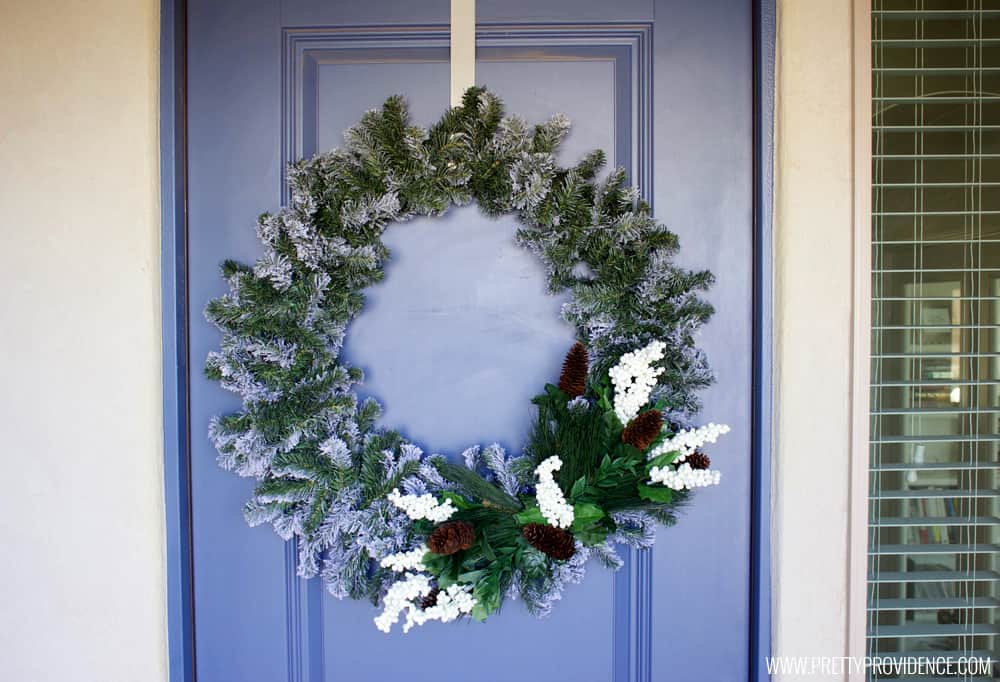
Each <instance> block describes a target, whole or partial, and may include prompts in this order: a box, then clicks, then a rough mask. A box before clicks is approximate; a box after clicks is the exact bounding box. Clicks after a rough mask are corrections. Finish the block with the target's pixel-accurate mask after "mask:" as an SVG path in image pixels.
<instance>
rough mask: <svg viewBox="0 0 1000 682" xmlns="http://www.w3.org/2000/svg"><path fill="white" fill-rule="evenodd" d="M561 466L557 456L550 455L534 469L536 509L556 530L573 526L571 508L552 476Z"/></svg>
mask: <svg viewBox="0 0 1000 682" xmlns="http://www.w3.org/2000/svg"><path fill="white" fill-rule="evenodd" d="M561 466H562V460H561V459H559V456H558V455H552V456H551V457H549V458H548V459H546V460H545V461H544V462H542V463H541V464H539V465H538V467H537V468H536V469H535V476H537V477H538V484H537V485H536V486H535V497H536V498H537V499H538V509H539V511H541V512H542V516H544V517H545V520H546V521H548V522H549V524H550V525H552V526H555V527H556V528H569V527H570V526H572V525H573V507H572V505H570V504H569V503H568V502H566V498H565V497H563V493H562V490H561V489H560V488H559V484H558V483H556V479H555V478H554V477H553V476H552V474H553V473H554V472H556V471H558V470H559V467H561Z"/></svg>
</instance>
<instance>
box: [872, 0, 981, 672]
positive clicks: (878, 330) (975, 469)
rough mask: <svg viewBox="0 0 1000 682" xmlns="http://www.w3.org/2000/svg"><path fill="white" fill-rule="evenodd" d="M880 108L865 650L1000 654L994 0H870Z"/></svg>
mask: <svg viewBox="0 0 1000 682" xmlns="http://www.w3.org/2000/svg"><path fill="white" fill-rule="evenodd" d="M872 111H873V120H872V346H871V349H872V358H871V363H872V364H871V377H872V386H871V410H870V420H871V421H870V423H871V443H870V453H871V457H870V468H869V488H870V490H869V509H870V511H869V531H868V545H869V546H868V574H869V575H868V612H867V614H868V623H867V630H868V639H867V653H868V655H869V656H878V657H888V658H893V657H905V656H933V657H938V656H944V657H946V658H959V657H962V656H970V655H975V656H979V657H991V658H993V659H994V660H998V659H1000V475H998V474H1000V0H873V4H872ZM881 674H882V673H880V672H879V671H875V670H870V671H869V679H889V678H890V677H893V676H892V675H888V674H886V675H885V677H881V676H880V675H881ZM997 678H1000V666H997V667H995V669H994V670H993V671H992V672H991V673H990V674H988V675H987V676H985V677H983V676H977V677H962V676H959V677H954V676H952V677H930V678H927V677H921V678H919V679H965V680H986V679H997ZM897 679H918V678H906V677H905V676H904V677H901V678H897Z"/></svg>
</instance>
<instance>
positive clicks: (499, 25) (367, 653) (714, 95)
mask: <svg viewBox="0 0 1000 682" xmlns="http://www.w3.org/2000/svg"><path fill="white" fill-rule="evenodd" d="M188 4H189V7H188V153H189V171H188V172H189V253H188V268H189V273H190V274H189V302H190V309H189V320H190V330H191V348H190V355H191V359H192V367H193V369H192V375H191V401H190V410H191V436H190V437H191V460H192V461H191V479H192V486H191V496H192V519H193V521H192V523H193V538H194V548H193V556H194V558H193V564H194V573H193V584H194V618H195V628H194V630H195V654H196V658H195V660H196V670H197V679H198V680H201V681H203V682H205V681H209V682H216V681H226V682H228V681H238V682H244V681H247V682H249V681H256V680H261V681H267V682H270V681H277V680H289V681H290V682H293V681H294V682H299V681H304V680H309V681H320V680H329V681H336V682H363V681H366V680H372V681H380V682H381V681H388V680H396V679H408V680H435V681H437V682H474V681H481V682H506V681H508V680H511V681H513V680H519V681H522V680H532V681H534V680H538V681H545V682H556V681H559V680H567V681H569V680H573V681H575V682H602V681H611V680H614V681H615V682H626V681H631V680H678V681H679V682H707V681H710V680H718V681H720V682H738V681H739V680H744V679H747V678H748V669H747V663H748V658H749V654H748V646H749V637H750V617H749V603H750V600H749V584H750V577H749V565H750V560H749V552H750V546H749V541H750V533H749V529H750V457H749V452H750V439H751V429H752V425H751V421H750V404H751V383H750V378H751V369H750V355H751V354H750V348H751V296H750V291H751V274H752V270H751V268H752V248H751V244H752V242H751V239H752V210H751V207H752V191H753V187H752V176H751V160H752V159H751V157H752V136H751V124H752V120H751V111H752V97H751V92H752V73H751V62H752V60H751V38H752V32H751V31H752V24H751V7H750V3H748V2H740V1H736V0H732V1H729V0H699V1H698V2H693V1H691V0H630V1H628V2H596V1H590V0H587V1H585V2H584V1H581V0H575V1H570V0H543V1H539V0H533V1H530V2H529V1H526V0H506V1H503V2H499V1H489V0H479V2H478V3H477V4H478V22H479V31H478V39H477V47H478V49H477V58H478V63H477V79H478V81H479V83H481V84H483V85H486V86H487V87H489V88H490V89H491V90H493V91H494V92H496V93H498V94H499V95H500V96H501V97H502V98H503V99H504V101H505V103H506V105H507V110H508V112H511V113H516V114H519V115H521V116H523V117H525V118H527V119H528V120H529V121H541V120H543V119H545V118H548V117H549V116H551V115H552V114H555V113H565V114H567V115H568V116H569V117H570V118H571V119H572V120H573V123H574V127H573V132H572V133H571V135H570V137H569V139H568V141H567V143H566V144H565V146H564V149H563V151H562V161H563V163H564V164H567V163H569V162H570V161H573V160H575V159H577V158H579V156H580V155H582V154H583V153H584V152H585V151H588V150H590V149H592V148H595V147H600V148H603V149H604V150H605V151H606V152H607V153H608V157H609V159H611V160H612V161H613V163H614V164H616V165H621V166H623V167H625V168H626V170H627V171H628V173H629V175H630V179H631V181H632V182H633V183H634V184H636V185H638V187H639V188H640V189H641V191H642V193H643V195H644V196H645V197H646V199H647V200H649V201H650V202H651V203H652V204H653V207H654V212H655V214H656V216H657V217H658V218H659V219H660V220H661V221H662V222H665V223H666V224H667V225H668V226H669V227H670V228H671V229H672V230H673V231H675V232H676V233H678V234H679V235H680V237H681V245H682V251H681V260H682V262H683V263H684V264H685V265H688V266H691V267H696V268H699V269H701V268H707V269H710V270H712V271H713V272H714V273H716V277H717V280H718V283H717V284H716V286H715V287H714V288H713V290H712V291H711V293H710V299H711V301H712V303H713V304H714V305H715V307H716V310H717V313H716V316H715V318H714V319H713V321H712V322H711V323H710V324H709V325H708V326H707V328H706V329H705V331H704V333H703V335H702V338H701V342H700V345H701V346H702V348H704V350H705V351H706V352H707V354H708V357H709V360H710V362H711V364H712V366H713V368H714V370H715V372H716V375H717V383H716V385H715V386H714V387H712V388H711V389H709V390H708V391H706V393H705V396H704V398H705V400H704V402H705V415H706V419H709V418H710V419H712V420H715V421H723V422H726V423H729V424H730V425H732V427H733V430H732V433H731V434H730V435H729V436H727V438H726V439H725V442H724V443H721V444H720V446H718V447H717V448H716V449H715V450H714V451H713V461H715V462H716V463H717V465H718V467H719V468H720V469H722V470H723V472H724V474H723V477H724V478H723V484H722V485H721V486H720V487H718V488H713V489H709V490H706V491H704V492H701V493H699V494H698V495H697V501H696V504H694V505H693V506H692V507H691V508H690V510H689V511H688V512H687V513H686V514H685V515H684V516H683V517H682V518H681V520H680V523H679V524H678V525H677V526H676V527H674V528H671V529H661V530H660V532H659V536H658V538H659V539H658V543H657V545H656V547H655V549H654V550H653V551H651V552H637V553H634V554H632V555H629V556H628V561H627V564H626V566H625V568H623V569H622V570H621V571H620V572H619V573H617V574H612V573H609V572H607V571H605V570H604V569H602V568H600V567H597V566H595V567H593V568H592V570H590V571H589V572H588V575H587V578H586V581H585V582H584V583H582V584H580V585H576V586H572V587H571V588H570V589H569V590H568V591H567V593H566V595H565V597H564V599H563V600H562V602H561V603H559V604H558V605H557V606H556V608H555V609H554V611H553V613H552V615H551V616H550V617H548V618H546V619H544V620H536V619H534V618H533V617H531V616H529V615H528V614H527V613H526V612H525V610H524V609H523V607H522V606H521V605H520V604H518V603H516V602H512V603H508V604H507V605H506V606H505V608H504V610H503V612H502V613H500V614H498V615H497V616H495V617H492V618H490V619H489V620H488V621H487V623H486V624H483V625H480V624H475V623H461V624H458V625H454V624H453V625H438V626H436V627H435V626H427V627H424V628H419V629H417V630H414V631H413V632H411V633H409V634H407V635H403V634H401V633H398V632H395V633H393V634H392V635H384V634H382V633H380V632H379V631H378V630H377V629H376V628H375V627H374V625H373V624H372V618H373V617H374V616H375V615H376V614H377V611H376V609H375V608H374V607H373V606H372V605H370V604H368V603H362V602H351V601H338V600H336V599H334V598H333V597H331V596H330V595H327V594H324V592H323V589H322V586H321V585H320V583H319V581H318V580H313V581H303V580H301V579H299V578H297V577H296V575H295V557H296V554H295V550H294V548H293V547H291V546H287V545H286V544H284V543H282V542H281V541H280V540H279V539H278V538H277V537H276V536H275V535H274V533H273V532H272V531H271V530H270V529H269V528H268V527H260V528H253V529H251V528H248V527H247V526H246V524H245V522H244V520H243V516H242V505H243V503H244V501H245V500H246V499H247V498H248V497H249V494H250V490H251V487H252V482H251V481H247V480H243V479H238V478H236V477H235V476H234V475H232V474H230V473H227V472H224V471H222V470H221V469H219V468H218V467H217V466H216V464H215V452H214V450H213V448H212V445H211V444H210V443H209V441H208V438H207V431H208V422H209V418H210V417H211V416H212V415H214V414H221V413H226V412H230V411H233V410H235V409H236V408H237V405H236V403H235V402H234V399H233V397H232V396H231V395H229V394H226V393H224V392H223V391H221V390H220V389H219V387H218V385H217V384H215V383H212V382H209V381H208V380H206V379H204V378H203V376H202V374H201V372H200V366H201V363H202V361H203V359H204V358H205V357H206V355H207V354H208V352H209V351H210V350H212V349H213V348H215V347H217V345H218V343H219V334H218V333H217V331H216V330H215V329H214V328H212V327H211V326H210V325H209V324H208V323H207V322H205V321H204V318H203V316H202V310H203V309H204V306H205V304H206V303H207V302H208V301H209V300H210V299H212V298H215V297H217V296H219V295H221V294H222V293H224V292H225V290H226V286H225V283H224V282H223V281H222V280H221V278H220V277H219V275H218V265H219V263H220V262H221V261H222V260H223V259H226V258H235V259H237V260H240V261H243V262H253V260H254V259H255V258H256V257H257V255H258V254H259V246H258V243H257V241H256V237H255V233H254V223H255V219H256V216H257V215H258V214H259V213H261V212H264V211H273V210H275V209H276V208H277V207H278V206H279V205H280V204H281V202H282V201H283V199H284V189H283V180H282V175H283V168H284V166H285V164H286V163H288V162H289V161H292V160H294V159H297V158H300V157H302V156H308V155H311V154H313V153H315V152H317V151H323V150H327V149H329V148H331V147H334V146H337V145H339V144H340V142H341V139H342V138H341V134H342V131H343V130H344V129H345V128H347V127H348V126H350V125H352V124H353V123H354V122H356V121H357V120H358V119H359V117H360V116H361V114H362V113H363V112H364V111H365V110H367V109H370V108H374V107H377V106H379V105H380V104H381V103H382V102H383V101H384V100H385V98H386V97H387V96H389V95H392V94H396V93H398V94H402V95H404V96H405V97H406V98H407V100H408V101H409V104H410V109H411V113H412V116H413V118H414V119H415V121H416V122H417V123H421V124H427V123H430V122H432V121H436V120H437V118H438V117H439V116H440V114H441V113H442V111H443V110H444V109H445V107H446V106H447V105H448V91H449V83H448V78H449V65H448V56H449V55H448V28H447V21H448V14H449V6H448V2H447V0H434V1H433V2H419V3H416V2H412V3H400V2H391V1H389V0H368V1H367V2H357V1H353V2H335V1H331V0H323V1H320V0H285V1H281V0H190V2H189V3H188ZM513 225H514V222H513V219H512V218H510V219H500V220H497V221H491V220H487V219H485V218H483V217H482V216H480V214H479V213H478V210H477V209H476V208H475V207H466V208H464V209H455V210H452V211H451V212H450V213H449V214H448V215H447V216H445V217H444V218H442V219H439V220H433V221H431V220H426V221H415V222H410V223H406V224H401V225H396V226H393V227H391V228H389V230H388V231H387V233H386V242H387V244H388V245H389V247H390V248H391V249H392V251H393V254H394V255H393V259H392V261H391V262H390V264H389V265H388V267H387V271H386V274H387V278H386V281H385V282H384V283H383V284H381V285H379V286H378V287H376V288H374V289H372V290H371V292H370V295H369V298H368V306H367V308H366V309H365V311H364V312H362V314H361V316H360V317H359V319H358V321H357V322H356V324H355V325H354V326H353V327H352V329H351V330H350V331H349V333H348V342H347V345H346V353H347V354H348V356H349V358H350V359H351V360H352V362H353V363H354V364H357V365H359V366H361V367H363V368H364V369H365V371H366V375H367V377H368V379H367V381H366V384H365V387H364V391H365V392H367V393H370V394H372V395H375V396H377V397H378V398H379V399H380V400H381V401H382V402H383V404H384V406H385V408H386V409H385V416H384V421H385V422H386V423H387V424H391V425H393V426H395V427H398V428H400V429H401V430H403V431H404V433H406V435H407V436H409V437H410V438H412V439H413V440H415V441H416V442H418V443H420V444H421V445H422V446H423V447H424V448H425V449H426V450H428V451H436V452H444V453H448V454H450V455H452V456H454V455H457V453H458V451H459V450H460V449H461V448H464V447H466V446H468V445H471V444H473V443H477V442H478V443H482V444H488V443H491V442H493V441H499V442H501V443H503V444H505V445H506V446H507V447H508V449H510V450H515V451H516V450H517V448H518V447H519V445H520V443H521V441H522V439H523V437H524V434H525V432H526V429H527V425H528V423H529V412H528V405H529V399H530V397H531V396H532V395H533V394H534V393H535V392H536V391H537V389H538V387H539V386H540V385H541V384H543V383H544V382H545V381H550V380H552V379H553V378H554V377H555V376H557V374H558V369H559V364H560V362H561V358H562V355H563V353H565V351H566V349H567V348H568V346H569V345H570V343H571V340H572V332H571V330H570V329H569V328H568V327H566V326H564V325H563V324H562V323H561V322H559V320H558V309H559V304H560V301H559V300H556V299H553V298H551V297H548V296H546V295H545V293H544V284H543V276H542V273H541V271H540V269H539V267H540V266H539V265H538V264H537V263H536V262H535V261H534V260H533V259H532V257H531V256H529V254H527V253H526V252H524V251H522V250H519V249H517V248H516V247H514V245H513V243H512V241H511V232H512V229H513ZM497 386H501V387H502V389H501V390H497ZM414 387H420V391H419V392H417V391H416V390H414ZM484 406H486V408H485V409H484Z"/></svg>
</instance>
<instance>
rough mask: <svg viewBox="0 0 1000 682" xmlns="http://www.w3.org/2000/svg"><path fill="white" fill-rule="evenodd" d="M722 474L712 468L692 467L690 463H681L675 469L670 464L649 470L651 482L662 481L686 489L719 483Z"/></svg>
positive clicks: (669, 486) (675, 487) (664, 483)
mask: <svg viewBox="0 0 1000 682" xmlns="http://www.w3.org/2000/svg"><path fill="white" fill-rule="evenodd" d="M721 477H722V474H721V473H720V472H718V471H712V470H711V469H692V468H691V465H690V464H688V463H686V462H685V463H684V464H681V465H680V466H679V467H677V468H676V469H674V468H673V467H671V466H670V465H669V464H668V465H667V466H665V467H653V468H652V469H650V470H649V480H650V482H651V483H662V484H663V485H665V486H666V487H668V488H672V489H674V490H684V489H690V488H706V487H708V486H710V485H719V479H720V478H721Z"/></svg>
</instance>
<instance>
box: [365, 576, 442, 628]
mask: <svg viewBox="0 0 1000 682" xmlns="http://www.w3.org/2000/svg"><path fill="white" fill-rule="evenodd" d="M431 589H432V588H431V577H430V576H429V575H428V574H426V573H408V574H407V575H406V577H405V578H403V579H402V580H397V581H396V582H394V583H393V584H392V585H390V586H389V590H388V591H387V592H386V593H385V597H384V598H383V600H382V603H383V604H385V608H384V609H383V610H382V613H380V614H379V615H377V616H376V617H375V627H377V628H378V629H379V630H381V631H382V632H389V630H391V629H392V626H393V624H394V623H398V622H399V614H400V613H402V612H403V611H407V612H408V613H407V622H406V624H405V625H404V626H403V631H404V632H406V631H408V630H409V629H410V628H409V627H407V626H411V627H412V625H411V623H410V622H409V621H410V616H409V612H412V611H413V609H415V608H417V605H416V604H414V603H413V602H414V600H415V599H423V598H424V597H425V596H427V595H428V594H429V593H430V591H431Z"/></svg>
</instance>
